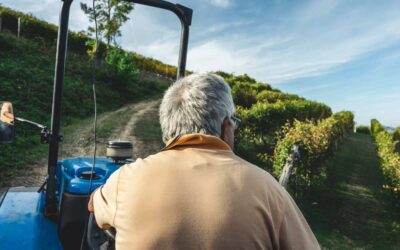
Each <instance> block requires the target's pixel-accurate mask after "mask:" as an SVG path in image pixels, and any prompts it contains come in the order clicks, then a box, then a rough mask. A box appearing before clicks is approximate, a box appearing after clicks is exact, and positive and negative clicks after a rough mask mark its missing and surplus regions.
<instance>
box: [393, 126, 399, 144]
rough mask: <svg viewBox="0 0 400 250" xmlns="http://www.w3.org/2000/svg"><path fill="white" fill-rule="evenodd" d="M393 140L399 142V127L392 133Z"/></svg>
mask: <svg viewBox="0 0 400 250" xmlns="http://www.w3.org/2000/svg"><path fill="white" fill-rule="evenodd" d="M393 140H395V141H399V142H400V127H398V128H396V129H395V130H394V132H393Z"/></svg>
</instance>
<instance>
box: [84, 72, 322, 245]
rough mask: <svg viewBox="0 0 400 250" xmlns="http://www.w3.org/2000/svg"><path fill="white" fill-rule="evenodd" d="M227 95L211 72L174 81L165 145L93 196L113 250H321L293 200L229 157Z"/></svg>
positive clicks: (167, 98) (164, 112)
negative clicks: (111, 235) (109, 232)
mask: <svg viewBox="0 0 400 250" xmlns="http://www.w3.org/2000/svg"><path fill="white" fill-rule="evenodd" d="M234 112H235V106H234V103H233V101H232V95H231V89H230V87H229V85H228V84H227V83H226V82H225V81H224V80H223V78H221V77H219V76H217V75H213V74H193V75H190V76H188V77H186V78H184V79H181V80H179V81H177V82H176V83H174V84H173V85H172V86H171V87H170V88H169V89H168V90H167V92H166V93H165V95H164V98H163V100H162V103H161V106H160V123H161V129H162V132H163V140H164V141H165V142H166V146H165V148H164V149H162V150H161V152H159V153H157V154H155V155H151V156H149V157H147V158H145V159H137V160H136V161H135V162H134V163H132V164H129V165H125V166H123V167H121V168H120V169H119V170H118V171H116V172H115V173H114V174H113V175H112V176H111V177H110V179H109V180H108V181H107V183H106V184H105V185H104V186H102V187H101V188H99V189H98V190H97V191H95V192H94V195H93V201H92V202H90V203H89V210H93V208H94V213H95V217H96V221H97V223H98V225H99V226H100V227H102V228H108V227H115V228H116V231H117V237H116V248H117V249H319V245H318V242H317V240H316V239H315V236H314V235H313V233H312V231H311V230H310V227H309V226H308V224H307V222H306V221H305V219H304V217H303V215H302V214H301V212H300V211H299V209H298V207H297V206H296V204H295V202H294V201H293V199H292V198H291V197H290V195H289V194H288V193H287V192H286V191H285V190H284V189H283V188H282V187H281V186H280V185H279V184H278V183H277V182H276V181H275V179H274V178H273V177H271V175H270V174H269V173H267V172H265V171H264V170H262V169H260V168H258V167H257V166H254V165H253V164H251V163H249V162H247V161H245V160H243V159H241V158H240V157H238V156H237V155H235V154H234V153H233V151H232V149H233V144H234V143H233V142H234V131H235V128H236V127H237V119H236V118H235V116H234Z"/></svg>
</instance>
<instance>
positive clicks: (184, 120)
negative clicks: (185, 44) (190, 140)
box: [160, 73, 235, 142]
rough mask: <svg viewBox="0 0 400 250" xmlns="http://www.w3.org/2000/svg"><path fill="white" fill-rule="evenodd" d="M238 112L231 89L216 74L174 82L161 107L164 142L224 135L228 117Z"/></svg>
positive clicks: (203, 74)
mask: <svg viewBox="0 0 400 250" xmlns="http://www.w3.org/2000/svg"><path fill="white" fill-rule="evenodd" d="M234 112H235V105H234V103H233V100H232V94H231V88H230V87H229V85H228V83H226V82H225V80H224V79H223V78H222V77H220V76H218V75H215V74H210V73H198V74H192V75H190V76H187V77H185V78H182V79H180V80H178V81H177V82H175V83H174V84H172V85H171V86H170V87H169V88H168V90H167V91H166V92H165V94H164V98H163V100H162V102H161V106H160V124H161V130H162V133H163V141H164V142H167V141H168V140H170V139H171V138H174V137H176V136H178V135H184V134H191V133H200V134H207V135H214V136H217V137H220V136H221V125H222V122H223V121H224V118H225V117H231V116H232V114H233V113H234Z"/></svg>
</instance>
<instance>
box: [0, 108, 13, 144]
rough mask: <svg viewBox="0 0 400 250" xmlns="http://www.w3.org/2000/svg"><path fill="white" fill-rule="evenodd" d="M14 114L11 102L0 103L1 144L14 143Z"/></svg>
mask: <svg viewBox="0 0 400 250" xmlns="http://www.w3.org/2000/svg"><path fill="white" fill-rule="evenodd" d="M14 132H15V129H14V112H13V107H12V104H11V102H0V143H12V142H13V141H14Z"/></svg>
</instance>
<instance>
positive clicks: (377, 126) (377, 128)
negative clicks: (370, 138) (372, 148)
mask: <svg viewBox="0 0 400 250" xmlns="http://www.w3.org/2000/svg"><path fill="white" fill-rule="evenodd" d="M382 131H385V128H384V127H383V126H382V124H381V123H380V122H379V121H378V120H377V119H372V120H371V133H372V135H374V136H375V135H377V134H378V133H379V132H382Z"/></svg>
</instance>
